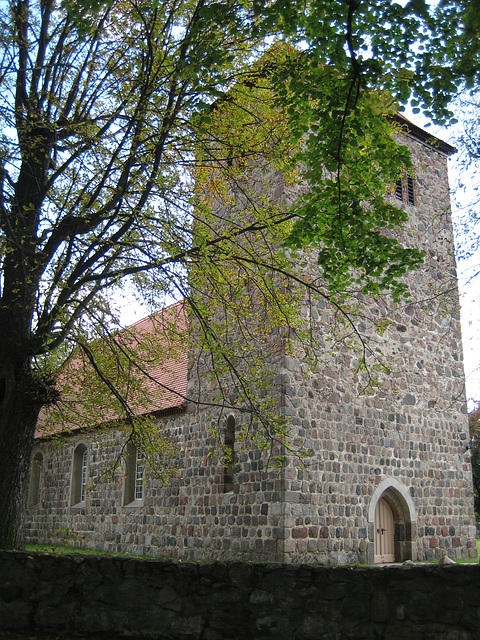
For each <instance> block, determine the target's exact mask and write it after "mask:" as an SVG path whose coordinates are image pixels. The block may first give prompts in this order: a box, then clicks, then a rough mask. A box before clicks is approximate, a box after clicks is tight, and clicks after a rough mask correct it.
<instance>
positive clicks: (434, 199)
mask: <svg viewBox="0 0 480 640" xmlns="http://www.w3.org/2000/svg"><path fill="white" fill-rule="evenodd" d="M404 128H405V130H406V133H405V136H404V137H405V139H404V141H403V143H404V144H407V145H408V147H409V148H410V150H411V152H412V158H413V162H414V168H415V171H414V173H413V174H412V175H411V176H410V175H409V176H408V177H405V179H404V180H401V181H399V182H398V183H397V185H396V189H395V192H394V193H393V194H392V198H396V201H397V203H400V202H401V203H402V206H403V207H405V209H406V210H407V211H408V215H409V222H408V228H407V229H406V231H405V232H406V233H407V234H410V237H413V238H414V241H415V243H416V244H417V245H418V246H421V247H422V248H423V249H425V250H426V253H427V258H426V262H425V266H424V268H422V269H420V270H418V271H415V272H412V273H411V274H410V276H409V277H410V286H411V288H412V290H413V293H414V297H415V298H417V299H423V300H429V301H427V302H425V304H424V305H422V304H417V305H416V304H411V305H400V304H393V303H391V304H386V303H385V302H383V303H382V304H381V303H380V302H377V301H372V300H364V301H363V304H364V305H365V306H366V307H368V311H369V313H371V314H373V315H375V314H376V315H377V316H378V317H379V318H381V317H384V318H387V319H388V320H389V322H388V323H386V325H385V326H386V328H385V331H384V332H383V334H381V335H375V336H374V335H373V331H372V332H371V334H370V335H369V331H370V330H369V327H368V326H365V327H364V328H363V331H364V332H365V336H366V337H367V338H368V339H371V340H372V344H373V343H375V341H377V342H376V343H375V344H379V343H380V346H381V349H382V352H383V353H384V354H386V355H387V357H388V358H389V361H390V364H391V372H390V374H389V376H390V377H389V381H390V382H389V384H386V385H382V386H381V387H379V388H378V389H377V390H376V391H375V392H374V393H372V394H370V395H369V394H365V395H359V394H358V393H357V390H358V386H356V385H355V379H354V376H353V374H352V372H351V368H349V366H348V358H349V357H350V355H349V353H348V352H347V351H345V350H339V351H338V352H337V353H336V354H333V355H329V356H328V357H327V359H326V360H325V359H323V360H322V359H320V360H319V361H318V363H317V367H316V369H315V370H314V372H313V373H312V370H311V369H310V368H309V366H308V363H306V362H305V361H304V360H303V355H302V354H303V352H302V350H301V349H299V350H298V353H296V352H295V351H294V352H293V353H290V352H289V353H286V352H283V353H282V352H281V350H277V351H275V350H272V353H271V354H270V357H271V362H270V363H269V366H270V369H272V370H274V371H275V372H276V377H275V379H274V384H272V387H271V389H270V395H271V396H272V397H273V400H274V404H275V406H276V407H279V408H280V409H279V411H280V412H281V416H282V418H283V419H284V420H285V421H287V422H288V424H289V429H290V438H291V441H292V442H296V441H298V442H300V443H301V450H302V451H303V452H306V456H305V457H303V458H302V457H301V456H299V455H297V454H296V453H295V452H292V453H289V452H288V451H277V453H280V454H282V455H283V460H282V464H281V465H280V466H279V467H278V466H277V467H275V466H273V467H272V466H269V459H268V458H269V455H270V453H271V449H262V447H261V446H260V445H258V446H257V445H256V444H255V442H254V441H253V440H251V439H249V438H248V437H247V438H246V439H245V440H244V441H242V436H243V435H244V434H245V433H248V429H249V426H250V425H251V422H252V415H251V414H249V412H248V411H235V408H234V407H235V405H234V403H233V405H232V407H233V408H231V409H229V410H225V409H224V408H222V407H219V406H218V404H216V402H214V401H211V400H212V398H213V395H212V394H213V391H212V386H214V385H213V383H212V377H211V375H210V373H211V371H209V361H208V358H207V357H205V354H203V353H201V352H200V350H199V348H198V345H195V344H194V341H192V340H191V339H190V340H187V339H185V341H184V342H182V344H180V345H178V344H177V345H176V346H175V348H172V345H167V346H165V340H167V338H165V334H163V337H162V338H161V339H160V342H159V343H157V348H158V349H159V350H160V351H161V350H162V349H163V350H164V353H163V355H162V357H161V358H160V364H158V362H156V364H155V366H154V365H150V364H149V358H148V351H149V349H151V348H152V343H150V342H149V340H150V339H151V337H152V336H154V335H155V334H156V332H157V329H158V328H160V329H162V327H163V328H164V327H165V326H172V325H175V326H176V327H177V328H178V327H183V328H185V326H186V311H185V305H184V304H177V305H174V306H172V307H170V308H168V309H166V310H165V311H164V312H161V313H160V314H157V315H156V316H153V317H151V318H147V319H145V320H142V321H140V322H139V323H137V324H136V325H134V327H133V328H131V329H130V330H129V331H128V332H126V333H125V334H124V335H125V336H127V337H126V338H125V341H126V342H125V344H126V345H127V346H128V344H130V342H129V341H132V340H133V341H137V342H138V343H141V344H142V345H143V346H142V347H141V348H142V349H144V355H145V357H144V366H145V370H146V372H147V374H148V378H147V379H148V383H147V384H146V388H145V394H146V395H145V400H144V402H143V404H142V400H141V393H140V391H139V390H138V389H137V392H136V393H137V395H136V396H135V394H134V400H133V405H134V408H135V413H137V414H138V415H146V416H150V417H151V424H152V429H155V425H157V426H158V425H161V433H162V434H163V435H164V436H165V443H164V447H165V448H164V465H165V470H167V471H168V465H169V464H170V463H171V461H172V460H173V459H174V460H175V463H176V464H177V465H178V473H177V474H176V475H175V474H174V475H173V476H172V477H169V478H165V477H158V474H155V473H153V471H152V470H151V469H149V467H148V465H147V463H146V459H145V457H144V454H143V453H142V451H141V447H142V446H144V441H143V444H142V445H141V446H140V445H139V444H138V441H136V440H135V439H132V440H129V439H128V438H129V433H130V431H129V429H128V425H126V426H125V424H123V423H122V424H120V422H119V421H118V420H116V416H115V412H114V411H113V410H109V409H106V410H105V412H103V413H102V414H99V413H98V412H97V413H95V412H93V414H92V415H91V416H90V417H89V418H88V423H89V428H85V422H84V423H82V424H80V423H79V424H78V425H76V426H73V427H72V428H71V429H70V430H69V431H68V432H67V431H66V432H64V433H62V434H60V435H59V434H58V433H57V434H56V435H54V436H52V435H51V434H49V432H48V430H47V431H45V432H42V431H41V430H39V432H38V434H37V436H38V437H37V441H36V446H35V450H34V453H33V461H32V473H31V483H30V494H29V502H28V507H27V510H26V516H25V529H26V535H27V540H29V541H31V542H39V543H44V542H51V541H54V542H55V541H56V542H59V541H61V540H62V539H64V538H65V537H67V538H70V539H72V540H73V541H74V543H75V544H76V545H82V546H86V547H91V548H96V549H100V550H104V551H106V552H117V551H122V552H129V553H133V554H136V553H138V554H148V555H152V556H157V555H158V556H162V557H172V558H191V559H212V560H213V559H224V560H229V559H248V560H262V561H279V562H321V563H329V564H345V563H353V562H362V563H371V564H373V563H376V562H402V561H405V560H414V561H416V560H420V561H423V560H429V559H432V558H434V557H439V556H442V555H444V554H448V555H449V556H450V557H453V558H460V557H474V556H475V555H476V550H475V519H474V513H473V492H472V479H471V465H470V457H469V451H468V442H469V436H468V421H467V416H466V410H465V402H464V394H463V383H464V373H463V364H462V346H461V335H460V326H459V319H458V316H456V315H451V314H449V313H442V310H441V308H440V307H439V306H437V304H436V301H435V297H434V296H433V295H432V296H431V295H430V294H432V293H433V292H435V291H438V290H439V283H442V282H444V281H445V278H446V277H450V278H451V277H452V273H454V269H455V266H454V258H453V232H452V226H451V220H450V217H449V210H448V202H449V191H448V178H447V157H448V155H449V154H450V153H451V152H452V151H453V149H452V148H451V147H449V145H447V144H445V143H443V142H441V141H439V140H436V139H432V138H431V137H430V136H428V135H427V134H426V133H425V132H424V131H422V130H421V129H419V128H417V127H416V126H415V125H412V124H411V123H406V122H404ZM267 178H268V180H269V184H270V189H271V193H270V196H271V197H272V198H282V197H284V196H285V192H286V190H287V189H288V187H287V185H285V184H283V183H282V176H281V174H280V173H279V172H275V171H273V170H272V171H271V174H270V175H269V176H267ZM453 277H454V276H453ZM454 296H455V297H456V296H457V293H456V290H455V292H454ZM432 300H433V302H432ZM455 301H457V302H458V300H457V299H455ZM382 305H383V306H382ZM302 309H303V313H304V315H305V320H307V319H308V322H309V323H310V326H311V327H312V330H314V331H315V332H317V337H318V342H320V341H321V340H324V341H325V342H328V339H329V336H331V331H332V323H334V311H333V310H332V308H330V307H329V306H328V304H325V303H322V302H317V303H315V305H314V306H313V307H309V308H307V307H302ZM307 316H308V318H307ZM185 330H186V329H185ZM186 331H187V330H186ZM132 336H133V337H132ZM190 338H191V336H190ZM167 341H168V340H167ZM66 375H67V377H68V376H72V372H71V371H69V370H68V368H67V370H66ZM73 378H75V372H74V373H73ZM92 380H93V379H92ZM75 384H76V383H75V382H74V383H73V384H71V386H70V392H71V400H72V402H73V404H75V398H76V397H78V393H81V388H79V387H76V386H75ZM92 385H93V382H92ZM194 399H195V400H200V402H194V401H193V400H194ZM47 426H48V425H47ZM126 427H127V428H126ZM212 430H213V433H214V437H215V438H216V445H217V446H216V447H215V446H213V447H212ZM213 445H215V442H214V443H213ZM224 447H226V449H227V451H231V453H232V455H231V456H228V455H227V456H226V457H224V456H223V453H222V452H223V448H224ZM278 447H280V449H281V445H280V444H279V445H278ZM278 447H277V448H278ZM123 454H125V455H123ZM172 456H173V457H172ZM106 470H108V472H107V471H106Z"/></svg>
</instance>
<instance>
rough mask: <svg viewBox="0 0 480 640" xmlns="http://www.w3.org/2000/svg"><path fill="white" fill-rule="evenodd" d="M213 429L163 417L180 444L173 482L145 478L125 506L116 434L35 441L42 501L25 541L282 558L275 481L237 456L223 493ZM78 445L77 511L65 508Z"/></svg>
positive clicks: (205, 419) (261, 464) (205, 422)
mask: <svg viewBox="0 0 480 640" xmlns="http://www.w3.org/2000/svg"><path fill="white" fill-rule="evenodd" d="M216 421H218V415H216V414H215V413H212V412H209V411H200V412H198V413H196V414H189V415H188V414H187V415H180V416H171V417H167V418H164V419H162V425H163V428H164V430H165V431H168V432H169V433H170V435H171V437H172V438H173V439H174V440H175V441H176V442H177V443H179V445H180V454H179V457H178V461H177V462H178V475H177V477H175V478H174V479H173V480H172V481H171V482H169V483H167V484H166V485H164V486H163V485H162V483H161V482H160V481H159V480H158V479H157V478H156V477H155V475H154V474H153V473H152V472H150V473H147V474H146V478H145V485H144V497H143V500H142V501H141V503H136V504H135V505H134V506H129V505H124V499H123V490H124V483H125V469H124V465H123V462H122V459H121V457H120V456H121V449H122V444H123V442H124V440H125V437H126V435H125V433H124V432H121V431H119V430H116V429H103V430H92V431H89V432H83V433H81V434H78V433H77V434H75V435H71V436H67V437H65V438H63V439H58V438H57V439H54V440H53V441H50V442H49V441H42V442H40V443H39V444H38V446H37V448H36V449H35V451H34V456H35V454H36V453H37V452H39V451H40V452H41V453H42V454H43V458H44V463H43V472H42V488H41V496H40V502H39V504H38V505H36V506H33V507H29V508H28V509H27V511H26V516H25V529H26V538H27V541H28V542H32V543H34V544H37V543H51V544H52V545H55V544H59V543H61V542H65V541H66V542H67V543H70V544H74V545H75V546H84V547H89V548H94V549H97V550H102V551H106V552H127V553H132V554H144V555H152V556H158V555H160V556H163V557H174V558H191V559H194V558H195V559H199V558H208V559H232V558H236V559H240V558H247V559H250V558H256V559H259V560H278V559H281V558H282V557H283V556H282V545H283V537H284V529H283V526H281V519H282V508H281V503H282V499H283V484H282V479H281V477H280V475H279V474H278V472H277V471H275V470H267V469H266V467H267V465H266V459H265V456H262V455H261V454H260V452H259V451H258V450H254V449H250V450H244V451H238V452H237V464H236V473H235V484H234V490H233V491H229V492H227V493H225V492H224V484H223V475H224V466H223V464H222V462H221V461H220V460H219V455H220V454H219V453H218V452H217V453H215V451H213V453H214V455H212V446H213V444H214V443H212V441H211V438H210V434H211V430H212V428H213V427H215V426H216ZM237 428H238V429H240V428H241V421H239V425H237ZM79 442H84V443H85V444H86V445H87V447H88V450H89V462H88V469H87V478H88V481H87V485H88V490H87V499H86V504H85V505H84V506H81V507H78V506H71V505H70V491H71V474H72V464H73V452H74V449H75V447H76V445H77V444H78V443H79ZM118 461H120V465H119V466H118V467H117V469H116V471H115V473H114V474H112V468H113V465H114V464H115V462H118Z"/></svg>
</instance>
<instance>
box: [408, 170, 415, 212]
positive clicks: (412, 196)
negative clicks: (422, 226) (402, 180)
mask: <svg viewBox="0 0 480 640" xmlns="http://www.w3.org/2000/svg"><path fill="white" fill-rule="evenodd" d="M407 202H408V204H411V205H414V204H415V183H414V181H413V178H412V177H410V176H407Z"/></svg>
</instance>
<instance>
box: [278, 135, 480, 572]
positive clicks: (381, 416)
mask: <svg viewBox="0 0 480 640" xmlns="http://www.w3.org/2000/svg"><path fill="white" fill-rule="evenodd" d="M402 142H403V143H405V144H408V146H409V147H410V149H411V151H412V157H413V161H414V166H415V174H414V175H415V199H416V202H415V206H410V205H406V204H405V205H404V206H405V207H406V209H407V211H408V214H409V221H408V224H407V226H406V228H405V230H404V231H403V232H402V233H400V240H401V241H404V242H405V243H406V244H410V245H412V246H417V247H420V248H422V249H424V250H425V252H426V259H425V264H424V266H423V267H422V268H421V269H419V270H417V271H415V272H413V273H410V274H409V275H408V282H409V286H410V291H411V294H412V297H411V301H409V302H408V303H394V302H392V301H391V300H389V299H388V297H387V298H382V299H378V300H373V299H371V298H366V297H365V296H362V295H358V296H357V297H356V299H355V301H354V302H355V303H356V306H353V305H352V306H351V307H350V308H351V310H352V311H351V317H352V318H353V320H354V324H355V328H356V331H357V333H356V334H355V333H353V331H352V327H351V326H350V325H349V324H348V323H345V322H342V317H341V314H339V313H338V312H336V311H335V309H334V308H332V307H331V306H330V307H329V306H328V304H327V303H326V302H325V301H323V300H319V301H317V302H315V303H313V304H312V303H311V301H307V300H306V301H305V303H304V306H303V314H304V317H305V322H306V323H310V326H311V329H312V333H313V334H314V335H316V336H317V341H318V344H319V345H320V346H319V348H318V362H319V364H318V365H317V370H311V369H309V367H308V366H307V364H306V363H305V354H304V352H303V351H302V350H301V349H299V351H298V353H297V357H286V358H285V360H284V368H283V382H284V388H283V389H284V393H285V415H286V417H287V418H288V419H289V420H290V421H291V424H292V425H293V437H294V438H295V437H296V438H298V440H299V441H300V442H302V443H303V447H304V448H305V450H307V451H309V452H310V453H311V455H310V457H309V458H307V460H305V461H304V462H303V464H300V463H299V461H298V459H295V458H293V457H292V458H291V459H290V461H289V464H288V468H287V469H286V470H285V479H286V480H285V491H286V493H285V496H286V497H285V501H286V505H285V514H286V515H285V527H286V529H287V530H288V529H290V531H291V535H290V536H289V537H288V539H287V540H286V541H285V558H289V560H290V561H294V562H299V561H302V562H304V561H306V559H307V558H308V557H318V556H322V557H326V558H328V561H329V562H333V563H344V562H355V561H361V562H373V559H374V544H373V540H374V512H375V504H376V502H377V501H378V500H379V499H380V498H381V497H385V498H386V499H387V501H388V502H389V504H390V507H391V508H392V511H393V513H394V517H395V521H396V524H395V526H396V534H395V545H396V550H395V555H396V559H397V560H405V559H414V560H415V559H418V560H428V559H431V558H433V557H435V556H437V557H438V556H441V555H443V554H445V553H448V555H450V556H452V557H464V556H468V555H472V556H473V555H475V554H476V551H475V540H474V539H475V520H474V514H473V501H472V480H471V467H470V456H469V452H468V451H467V446H466V445H467V442H468V438H469V436H468V424H467V416H466V406H465V398H464V388H463V386H464V378H463V376H464V373H463V364H462V358H463V356H462V345H461V334H460V322H459V308H458V294H457V288H456V274H455V261H454V255H453V233H452V225H451V220H450V210H449V192H448V177H447V163H446V157H445V155H444V154H443V153H442V152H441V151H439V150H437V149H435V148H434V147H432V145H428V144H425V143H423V142H420V141H419V140H416V139H414V138H413V137H411V136H405V138H404V140H402ZM397 204H398V202H397ZM305 262H306V266H305V268H306V269H307V270H308V269H309V268H311V267H309V263H310V264H311V262H312V260H311V259H308V258H307V259H306V260H305ZM378 327H380V328H381V331H380V332H378V331H377V330H376V329H377V328H378ZM354 340H356V341H357V342H358V346H357V354H358V352H359V351H360V355H361V354H362V349H363V347H364V346H365V349H366V351H365V353H366V361H367V365H368V366H369V367H370V371H369V372H368V373H367V372H365V371H362V370H360V371H358V370H357V365H358V364H359V359H358V356H357V357H356V354H355V349H354V348H352V342H353V341H354ZM320 347H325V348H323V350H322V349H321V348H320ZM328 351H330V352H331V355H328ZM325 354H327V355H325ZM382 364H385V365H387V367H388V370H385V369H384V368H383V367H382ZM369 374H370V375H372V376H377V380H376V383H375V384H374V385H373V387H372V389H371V390H370V391H369V390H368V389H367V390H366V391H365V388H366V387H367V384H368V375H369ZM307 561H308V560H307Z"/></svg>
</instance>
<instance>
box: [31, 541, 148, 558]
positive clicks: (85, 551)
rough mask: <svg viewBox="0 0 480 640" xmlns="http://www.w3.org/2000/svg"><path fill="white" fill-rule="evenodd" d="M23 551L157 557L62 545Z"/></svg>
mask: <svg viewBox="0 0 480 640" xmlns="http://www.w3.org/2000/svg"><path fill="white" fill-rule="evenodd" d="M25 550H26V551H29V552H34V553H54V554H55V555H64V554H66V553H68V554H71V553H80V554H82V555H86V556H115V557H118V558H126V557H129V558H130V557H132V558H148V559H150V560H151V559H158V558H159V556H141V555H137V554H135V555H131V554H129V553H114V552H111V551H99V550H98V549H88V548H86V547H74V546H72V547H70V546H68V545H62V544H27V545H25Z"/></svg>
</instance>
